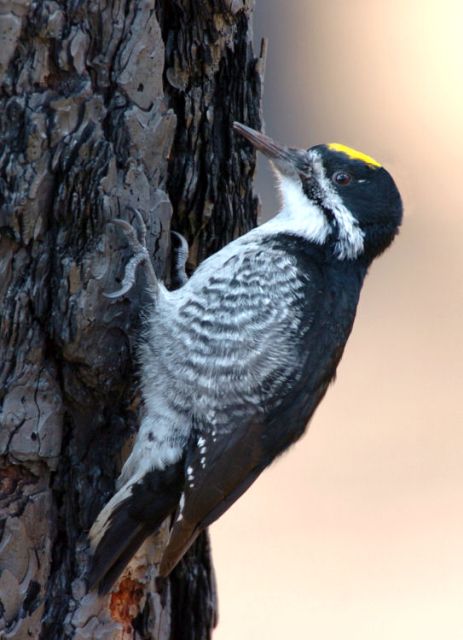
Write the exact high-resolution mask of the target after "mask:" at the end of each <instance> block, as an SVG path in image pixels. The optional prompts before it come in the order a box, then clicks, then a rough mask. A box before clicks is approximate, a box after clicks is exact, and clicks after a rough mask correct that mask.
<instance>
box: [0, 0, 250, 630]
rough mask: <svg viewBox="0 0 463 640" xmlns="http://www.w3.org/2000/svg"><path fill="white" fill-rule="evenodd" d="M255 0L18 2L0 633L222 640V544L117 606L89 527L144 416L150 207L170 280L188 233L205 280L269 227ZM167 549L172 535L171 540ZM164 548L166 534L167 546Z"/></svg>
mask: <svg viewBox="0 0 463 640" xmlns="http://www.w3.org/2000/svg"><path fill="white" fill-rule="evenodd" d="M250 5H251V0H249V1H247V0H241V1H232V0H229V1H225V0H191V1H189V0H158V1H157V2H155V0H106V1H104V0H100V1H97V0H95V1H93V2H91V1H88V2H82V1H80V0H60V1H58V0H56V1H55V0H37V2H34V1H32V0H11V1H9V0H5V1H4V2H3V3H2V4H1V6H0V82H1V104H0V136H1V146H0V315H1V317H0V322H1V325H0V327H1V328H0V350H1V353H0V455H1V460H0V464H1V466H0V474H1V475H0V500H1V509H2V511H1V515H2V518H1V525H0V537H1V543H0V554H1V555H0V569H1V574H0V637H2V638H18V639H20V638H21V639H22V638H42V639H43V640H45V639H47V640H53V639H56V640H58V639H60V640H61V639H63V638H121V639H122V638H144V639H148V638H156V639H157V640H165V639H167V638H175V639H177V638H181V639H185V640H187V639H195V640H196V639H202V638H208V637H210V633H211V629H212V627H213V624H214V620H215V616H216V602H215V592H214V579H213V569H212V565H211V560H210V553H209V546H208V540H207V537H206V536H202V537H201V538H200V539H199V540H198V542H197V543H196V544H195V546H194V548H192V550H191V551H190V552H189V553H188V554H187V557H186V558H185V559H184V561H183V562H182V563H181V564H180V566H179V567H178V568H177V570H176V571H175V572H174V574H173V575H172V577H171V578H170V579H169V580H168V581H165V582H164V583H162V584H160V583H158V582H156V580H155V569H154V565H153V560H154V559H156V557H157V556H156V553H157V548H156V544H157V543H156V541H149V542H148V543H147V544H145V545H144V547H143V549H142V550H141V552H140V553H139V554H137V556H136V559H135V560H134V562H133V563H132V564H131V567H130V572H128V573H126V574H125V576H124V578H123V579H122V581H121V582H120V585H119V589H118V590H117V591H116V592H115V593H113V594H112V596H110V597H109V598H106V599H98V598H97V597H96V596H95V594H86V584H85V579H84V575H85V570H86V567H87V562H88V549H87V538H86V533H87V531H88V529H89V527H90V526H91V524H92V522H93V520H94V518H95V516H96V514H97V513H98V511H99V509H100V508H101V507H102V506H103V504H104V503H105V502H106V501H107V500H108V498H109V497H110V496H111V494H112V491H113V488H114V480H115V478H116V476H117V474H118V471H119V469H120V466H121V463H122V460H123V458H124V456H125V455H126V454H127V451H128V450H129V447H130V440H131V438H133V435H134V433H135V432H136V429H137V425H138V423H139V417H140V413H141V411H142V407H141V404H140V397H139V393H138V390H137V381H136V366H135V364H134V360H133V351H134V341H135V339H136V336H137V334H138V331H139V329H140V325H141V323H142V321H141V317H142V311H143V308H146V304H147V299H146V294H145V293H144V288H143V273H142V272H140V273H139V274H138V278H137V285H136V286H135V287H134V288H133V289H132V290H131V291H130V292H129V294H128V295H127V296H126V297H124V298H123V299H121V300H118V301H117V302H111V301H110V300H109V299H107V298H105V297H104V295H103V293H104V292H105V291H109V290H113V289H115V288H117V286H118V285H117V283H118V281H120V278H121V275H122V273H123V265H124V264H125V263H126V262H127V259H128V249H127V244H126V242H125V240H124V238H123V237H122V236H121V234H120V232H118V231H117V228H115V227H112V226H111V225H110V224H108V223H109V222H110V221H111V219H112V218H115V217H123V218H126V219H129V220H133V218H134V215H133V210H134V209H138V211H139V212H140V213H141V215H142V217H143V219H144V221H145V223H146V226H147V229H148V234H147V244H148V248H149V249H150V251H151V252H152V255H153V260H154V265H155V269H156V272H157V274H158V276H159V277H165V278H167V280H168V276H169V238H170V234H169V231H170V228H171V226H173V228H175V229H177V230H179V231H180V232H182V233H184V235H185V236H186V237H187V238H188V240H189V242H190V245H191V247H192V252H191V257H190V260H191V264H190V267H194V265H195V264H197V262H198V261H200V260H202V259H203V258H204V257H205V256H207V255H208V254H209V253H211V252H212V251H215V250H216V249H217V248H219V247H220V246H222V245H223V244H225V243H226V242H228V241H229V240H230V239H231V238H233V237H235V236H237V235H239V234H240V233H242V232H244V231H246V230H247V229H248V228H249V227H251V226H252V225H254V224H255V221H256V214H257V203H256V200H255V199H254V197H253V195H252V191H251V184H250V177H251V175H252V173H253V170H254V158H253V156H252V155H250V151H248V148H247V147H246V145H245V144H243V143H242V142H240V141H239V140H237V139H235V138H234V137H233V136H232V133H231V122H232V121H233V120H235V119H236V120H241V121H245V122H247V123H249V124H250V125H251V126H255V127H259V125H260V115H259V107H260V95H261V61H260V60H259V59H256V58H255V57H254V55H253V52H252V48H251V44H250V36H249V20H250V11H251V6H250ZM161 542H162V541H161ZM158 543H159V540H158Z"/></svg>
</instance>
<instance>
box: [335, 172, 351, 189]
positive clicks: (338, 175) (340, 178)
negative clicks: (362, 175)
mask: <svg viewBox="0 0 463 640" xmlns="http://www.w3.org/2000/svg"><path fill="white" fill-rule="evenodd" d="M331 180H332V181H333V182H334V184H337V185H338V187H346V186H347V185H348V184H349V183H350V182H351V181H352V176H351V175H350V173H346V172H345V171H336V172H335V173H333V175H332V176H331Z"/></svg>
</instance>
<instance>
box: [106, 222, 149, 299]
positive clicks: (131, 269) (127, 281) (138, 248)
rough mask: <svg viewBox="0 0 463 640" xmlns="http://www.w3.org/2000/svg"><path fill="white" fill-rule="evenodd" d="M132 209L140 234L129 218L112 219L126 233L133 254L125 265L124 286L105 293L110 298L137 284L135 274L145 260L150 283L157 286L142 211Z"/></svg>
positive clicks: (115, 297)
mask: <svg viewBox="0 0 463 640" xmlns="http://www.w3.org/2000/svg"><path fill="white" fill-rule="evenodd" d="M131 210H132V211H133V212H134V213H135V217H136V218H137V222H138V226H139V228H140V232H139V234H137V232H136V230H135V228H134V227H133V225H131V224H130V222H127V220H123V219H122V218H114V220H111V223H112V224H114V225H116V226H118V227H120V228H121V229H122V230H123V232H124V235H125V237H126V239H127V242H128V244H129V247H130V249H131V250H132V251H133V256H132V257H131V258H130V260H129V262H128V264H127V265H126V267H125V272H124V278H123V280H122V286H121V287H120V288H119V289H117V290H116V291H111V292H109V293H107V292H104V293H103V295H104V296H105V298H109V299H110V300H116V299H117V298H120V297H122V296H123V295H125V294H126V293H128V292H129V291H130V289H131V288H132V287H133V285H134V284H135V275H136V271H137V267H138V265H140V264H142V263H143V262H145V263H146V264H147V266H148V268H147V277H148V280H149V283H150V284H151V285H153V286H156V283H157V280H156V275H155V273H154V269H153V266H152V264H151V260H150V256H149V253H148V250H147V248H146V244H145V239H146V226H145V222H144V220H143V218H142V215H141V213H140V212H139V211H138V210H137V209H131Z"/></svg>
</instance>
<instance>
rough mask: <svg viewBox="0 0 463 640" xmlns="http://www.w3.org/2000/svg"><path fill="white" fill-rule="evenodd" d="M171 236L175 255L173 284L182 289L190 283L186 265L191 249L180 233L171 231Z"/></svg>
mask: <svg viewBox="0 0 463 640" xmlns="http://www.w3.org/2000/svg"><path fill="white" fill-rule="evenodd" d="M170 235H171V237H172V252H173V254H174V264H173V273H172V283H173V285H174V287H175V288H180V287H183V285H184V284H185V283H186V282H187V281H188V276H187V273H186V269H185V265H186V261H187V260H188V252H189V250H190V247H189V246H188V242H187V241H186V239H185V238H184V237H183V236H182V235H181V234H180V233H178V231H171V232H170Z"/></svg>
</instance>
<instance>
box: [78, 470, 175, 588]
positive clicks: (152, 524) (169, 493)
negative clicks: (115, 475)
mask: <svg viewBox="0 0 463 640" xmlns="http://www.w3.org/2000/svg"><path fill="white" fill-rule="evenodd" d="M182 485H183V469H182V467H181V463H176V464H175V465H172V466H171V467H167V469H164V470H156V471H149V472H148V473H146V474H145V475H144V476H143V477H142V478H140V480H138V482H136V483H134V484H132V485H129V484H127V485H124V486H123V487H122V488H121V489H120V491H119V492H118V493H117V494H116V495H115V496H114V497H113V498H112V500H111V501H110V502H109V503H108V504H107V505H106V507H105V508H104V509H103V511H102V512H101V514H100V515H99V516H98V518H97V520H96V522H95V524H94V525H93V527H92V529H91V531H90V534H89V535H90V541H91V546H92V548H93V559H92V564H91V568H90V571H89V573H88V576H87V579H88V584H89V590H91V589H94V588H95V587H96V586H97V585H98V592H99V593H100V594H104V593H108V592H109V591H110V590H111V588H112V586H113V585H114V583H115V582H116V580H117V579H118V577H119V576H120V575H121V573H122V572H123V570H124V568H125V566H126V565H127V564H128V563H129V561H130V559H131V558H132V556H133V555H135V553H136V552H137V550H138V549H139V547H140V546H141V544H142V543H143V541H144V540H145V539H146V538H147V537H148V536H149V535H150V534H151V533H154V532H155V531H156V530H157V529H158V528H159V527H160V526H161V524H162V523H163V521H164V520H165V519H166V518H167V516H168V515H169V514H171V513H172V512H173V511H174V510H175V509H176V507H177V505H178V502H179V499H180V494H181V488H182Z"/></svg>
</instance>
